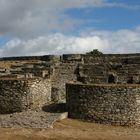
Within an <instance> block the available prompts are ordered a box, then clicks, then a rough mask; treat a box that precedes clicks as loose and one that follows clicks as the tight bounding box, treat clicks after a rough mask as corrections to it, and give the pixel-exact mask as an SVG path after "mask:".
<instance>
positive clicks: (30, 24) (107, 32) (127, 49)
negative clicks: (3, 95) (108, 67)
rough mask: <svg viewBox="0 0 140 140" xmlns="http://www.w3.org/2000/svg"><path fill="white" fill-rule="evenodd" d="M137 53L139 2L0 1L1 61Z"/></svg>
mask: <svg viewBox="0 0 140 140" xmlns="http://www.w3.org/2000/svg"><path fill="white" fill-rule="evenodd" d="M93 49H98V50H99V51H102V52H103V53H140V0H0V57H9V56H32V55H47V54H58V55H61V54H68V53H86V52H89V51H92V50H93Z"/></svg>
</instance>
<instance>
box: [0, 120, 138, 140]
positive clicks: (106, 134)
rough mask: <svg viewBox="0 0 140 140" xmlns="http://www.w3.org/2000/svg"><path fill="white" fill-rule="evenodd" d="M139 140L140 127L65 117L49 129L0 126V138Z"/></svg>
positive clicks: (16, 139)
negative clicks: (112, 124) (82, 120)
mask: <svg viewBox="0 0 140 140" xmlns="http://www.w3.org/2000/svg"><path fill="white" fill-rule="evenodd" d="M71 139H72V140H140V129H136V128H135V129H134V128H127V127H115V126H110V125H102V124H96V123H86V122H81V121H78V120H71V119H65V120H62V121H60V122H56V123H55V124H54V127H53V128H49V129H25V128H24V129H10V128H0V140H71Z"/></svg>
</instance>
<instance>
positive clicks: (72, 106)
mask: <svg viewBox="0 0 140 140" xmlns="http://www.w3.org/2000/svg"><path fill="white" fill-rule="evenodd" d="M66 103H67V108H68V112H69V117H70V118H76V119H82V120H86V121H92V122H99V123H108V124H113V125H122V126H125V125H126V126H127V125H137V124H139V123H140V121H139V120H140V86H139V85H82V84H67V85H66Z"/></svg>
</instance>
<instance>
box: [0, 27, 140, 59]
mask: <svg viewBox="0 0 140 140" xmlns="http://www.w3.org/2000/svg"><path fill="white" fill-rule="evenodd" d="M93 49H99V50H100V51H102V52H104V53H136V52H140V29H139V27H137V28H136V29H134V30H118V31H114V32H113V31H96V30H94V31H92V32H90V33H89V32H88V33H87V32H84V33H82V34H81V35H80V36H79V37H77V36H66V35H64V34H62V33H57V34H51V35H48V36H40V37H37V38H35V39H31V40H28V41H25V40H21V39H13V40H10V41H9V42H7V43H6V45H4V46H3V48H1V49H0V55H1V56H24V55H46V54H64V53H86V52H89V51H91V50H93Z"/></svg>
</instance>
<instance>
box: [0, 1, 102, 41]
mask: <svg viewBox="0 0 140 140" xmlns="http://www.w3.org/2000/svg"><path fill="white" fill-rule="evenodd" d="M103 1H104V0H12V1H11V0H0V34H2V35H3V34H7V35H11V36H14V37H20V38H24V39H25V38H27V39H28V38H35V37H38V36H42V35H46V34H48V33H50V32H51V31H52V30H56V31H59V32H62V31H63V30H68V27H69V29H71V28H70V26H71V27H72V26H73V24H74V23H75V22H74V21H75V20H74V19H72V18H70V17H68V16H67V15H65V13H64V11H65V10H66V9H68V8H80V7H88V6H93V7H94V6H98V5H101V3H102V2H103ZM68 22H69V24H68Z"/></svg>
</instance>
